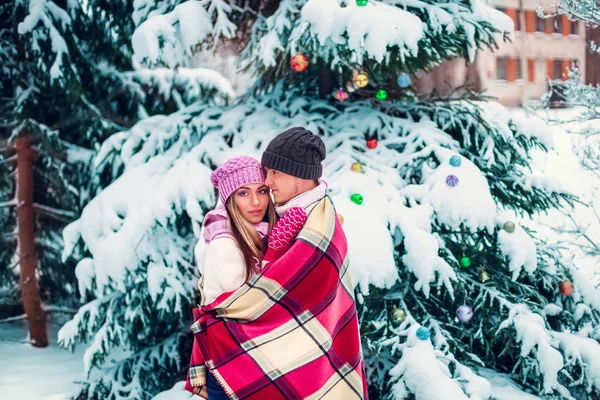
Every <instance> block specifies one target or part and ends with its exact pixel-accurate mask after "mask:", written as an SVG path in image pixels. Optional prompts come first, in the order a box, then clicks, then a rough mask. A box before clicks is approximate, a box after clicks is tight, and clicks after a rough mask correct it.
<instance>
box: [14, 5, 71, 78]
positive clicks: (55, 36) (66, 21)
mask: <svg viewBox="0 0 600 400" xmlns="http://www.w3.org/2000/svg"><path fill="white" fill-rule="evenodd" d="M28 3H29V4H28V10H27V11H28V14H27V16H26V17H25V19H24V20H23V21H22V22H20V23H19V25H18V32H19V35H27V34H30V35H32V40H33V46H32V48H33V49H37V51H40V50H41V49H42V48H43V47H44V45H43V42H44V41H46V40H48V41H50V43H51V50H52V52H53V53H54V54H55V58H54V62H53V63H52V66H51V67H50V70H49V71H48V72H49V73H50V79H51V81H52V82H54V81H55V80H60V78H61V77H62V76H63V58H64V57H68V56H69V49H68V47H67V43H66V41H65V39H64V38H63V36H62V33H61V32H60V30H59V29H58V28H57V26H58V27H60V29H62V30H63V31H64V30H66V29H67V27H68V26H70V25H71V18H70V17H69V14H68V13H67V12H66V11H65V10H63V9H62V8H60V7H59V6H57V5H56V4H55V3H54V2H53V1H48V0H30V1H29V2H28ZM34 31H35V32H34ZM43 63H44V61H43V57H39V58H38V64H40V66H41V67H42V69H44V70H45V69H46V68H45V67H44V66H43Z"/></svg>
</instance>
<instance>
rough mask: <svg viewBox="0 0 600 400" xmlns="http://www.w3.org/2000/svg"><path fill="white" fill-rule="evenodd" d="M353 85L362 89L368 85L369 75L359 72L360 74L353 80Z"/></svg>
mask: <svg viewBox="0 0 600 400" xmlns="http://www.w3.org/2000/svg"><path fill="white" fill-rule="evenodd" d="M354 84H355V85H356V86H358V87H359V88H364V87H365V86H367V85H368V84H369V74H367V73H366V72H361V73H360V74H358V75H356V77H355V78H354Z"/></svg>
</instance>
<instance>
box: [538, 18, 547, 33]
mask: <svg viewBox="0 0 600 400" xmlns="http://www.w3.org/2000/svg"><path fill="white" fill-rule="evenodd" d="M535 31H536V32H542V33H544V32H546V20H545V19H544V18H541V17H540V16H539V15H537V14H536V16H535Z"/></svg>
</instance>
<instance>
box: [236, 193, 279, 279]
mask: <svg viewBox="0 0 600 400" xmlns="http://www.w3.org/2000/svg"><path fill="white" fill-rule="evenodd" d="M226 207H227V211H228V213H229V230H230V231H231V234H232V235H233V237H234V239H235V240H236V242H237V244H238V247H239V248H240V251H241V252H242V255H243V256H244V263H245V264H246V281H248V280H249V279H250V278H251V277H252V275H254V272H255V263H256V262H257V261H258V264H259V265H260V263H262V260H263V258H264V256H265V252H266V248H267V246H266V243H264V242H263V240H262V239H261V237H260V235H259V234H258V232H257V231H256V228H255V227H254V225H252V224H251V223H250V222H248V220H246V218H244V216H243V215H242V213H241V211H240V209H239V208H238V206H237V203H236V202H235V199H234V196H229V198H228V199H227V203H226ZM265 216H266V218H267V221H268V222H269V233H270V232H271V229H273V225H274V224H275V222H277V214H276V213H275V206H274V205H273V201H272V200H271V199H270V198H269V205H268V206H267V213H266V214H265Z"/></svg>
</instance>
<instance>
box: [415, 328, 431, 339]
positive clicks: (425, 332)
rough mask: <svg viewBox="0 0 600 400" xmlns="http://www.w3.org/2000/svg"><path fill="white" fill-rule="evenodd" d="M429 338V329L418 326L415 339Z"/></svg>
mask: <svg viewBox="0 0 600 400" xmlns="http://www.w3.org/2000/svg"><path fill="white" fill-rule="evenodd" d="M429 336H431V333H430V332H429V329H427V328H425V327H424V326H420V327H419V329H417V337H418V338H419V339H421V340H427V339H429Z"/></svg>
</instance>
